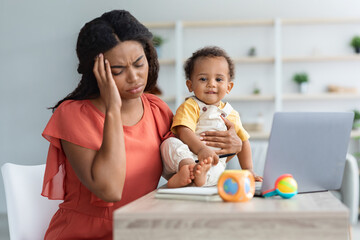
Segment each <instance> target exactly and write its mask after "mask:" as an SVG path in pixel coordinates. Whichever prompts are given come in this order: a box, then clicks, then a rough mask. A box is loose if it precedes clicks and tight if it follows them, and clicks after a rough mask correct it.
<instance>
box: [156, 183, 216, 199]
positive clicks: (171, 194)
mask: <svg viewBox="0 0 360 240" xmlns="http://www.w3.org/2000/svg"><path fill="white" fill-rule="evenodd" d="M155 198H162V199H179V200H193V201H205V202H220V201H222V199H221V197H220V196H219V194H218V190H217V187H216V186H214V187H182V188H159V189H158V190H157V192H156V194H155Z"/></svg>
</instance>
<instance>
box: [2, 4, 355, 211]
mask: <svg viewBox="0 0 360 240" xmlns="http://www.w3.org/2000/svg"><path fill="white" fill-rule="evenodd" d="M112 9H127V10H129V11H130V12H131V13H132V14H133V15H134V16H135V17H137V18H138V19H139V20H140V21H144V22H154V21H170V20H217V19H219V20H226V19H242V18H245V19H249V18H250V19H264V18H265V19H268V18H274V17H283V18H306V17H309V18H321V17H331V18H336V17H358V16H359V15H358V11H359V9H360V1H358V0H347V1H343V0H303V1H298V0H278V1H271V0H263V1H260V0H253V1H246V0H222V1H220V0H196V1H194V0H182V1H169V0H152V1H147V0H132V1H125V0H116V1H115V0H108V1H97V0H91V1H90V0H76V1H72V0H62V1H48V0H33V1H25V0H1V1H0V110H1V115H0V165H2V164H3V163H5V162H12V163H18V164H29V165H31V164H40V163H45V160H46V154H47V148H48V143H47V142H46V141H45V140H44V139H43V138H42V137H41V132H42V130H43V129H44V127H45V125H46V123H47V121H48V119H49V118H50V116H51V111H50V110H47V109H46V108H47V107H50V106H52V105H54V104H55V103H56V102H57V101H58V100H59V99H60V98H62V97H64V96H65V95H66V94H68V93H69V92H70V91H71V90H73V89H74V87H75V86H76V85H77V81H78V80H79V76H78V75H77V73H76V67H77V66H76V65H77V61H76V54H75V43H76V38H77V34H78V32H79V30H80V28H81V27H82V26H83V25H84V23H85V22H87V21H89V20H91V19H93V18H95V17H97V16H99V15H100V14H102V13H103V12H105V11H108V10H112ZM359 30H360V29H359ZM5 211H6V209H5V198H4V190H3V184H2V179H1V180H0V212H5Z"/></svg>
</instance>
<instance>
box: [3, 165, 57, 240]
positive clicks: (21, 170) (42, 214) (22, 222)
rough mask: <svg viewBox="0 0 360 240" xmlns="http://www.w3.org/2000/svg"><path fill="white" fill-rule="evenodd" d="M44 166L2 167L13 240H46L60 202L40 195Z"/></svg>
mask: <svg viewBox="0 0 360 240" xmlns="http://www.w3.org/2000/svg"><path fill="white" fill-rule="evenodd" d="M44 171H45V164H42V165H35V166H24V165H17V164H12V163H5V164H4V165H3V166H2V167H1V172H2V176H3V179H4V187H5V197H6V205H7V214H8V222H9V232H10V239H11V240H17V239H29V240H31V239H44V235H45V232H46V229H47V227H48V225H49V222H50V220H51V218H52V216H53V215H54V213H55V212H56V211H57V209H58V205H59V204H60V203H61V202H62V201H60V200H49V199H47V198H45V197H43V196H41V195H40V193H41V189H42V182H43V177H44Z"/></svg>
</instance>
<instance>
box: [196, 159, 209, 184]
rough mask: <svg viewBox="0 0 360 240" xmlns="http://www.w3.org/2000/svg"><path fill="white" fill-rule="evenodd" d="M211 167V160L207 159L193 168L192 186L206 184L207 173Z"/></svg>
mask: <svg viewBox="0 0 360 240" xmlns="http://www.w3.org/2000/svg"><path fill="white" fill-rule="evenodd" d="M210 167H211V159H209V158H207V159H205V160H204V161H202V162H200V163H198V164H196V165H195V167H194V177H195V178H194V184H195V186H197V187H201V186H203V185H204V184H205V183H206V178H207V172H208V171H209V169H210Z"/></svg>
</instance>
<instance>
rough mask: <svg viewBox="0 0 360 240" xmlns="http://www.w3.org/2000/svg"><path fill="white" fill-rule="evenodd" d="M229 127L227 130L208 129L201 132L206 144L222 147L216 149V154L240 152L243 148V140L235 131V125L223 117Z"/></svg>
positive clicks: (201, 138) (202, 139)
mask: <svg viewBox="0 0 360 240" xmlns="http://www.w3.org/2000/svg"><path fill="white" fill-rule="evenodd" d="M221 118H222V119H223V120H224V122H225V125H226V127H227V130H226V131H206V132H203V133H201V134H200V140H201V141H204V143H205V144H206V146H211V147H217V148H221V150H217V151H215V152H216V154H218V155H220V154H226V153H239V152H240V151H241V148H242V141H241V139H240V138H239V137H238V135H237V134H236V132H235V127H234V124H233V123H232V122H230V121H229V120H228V119H226V118H223V117H221Z"/></svg>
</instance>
